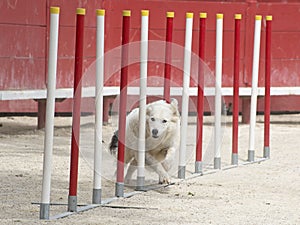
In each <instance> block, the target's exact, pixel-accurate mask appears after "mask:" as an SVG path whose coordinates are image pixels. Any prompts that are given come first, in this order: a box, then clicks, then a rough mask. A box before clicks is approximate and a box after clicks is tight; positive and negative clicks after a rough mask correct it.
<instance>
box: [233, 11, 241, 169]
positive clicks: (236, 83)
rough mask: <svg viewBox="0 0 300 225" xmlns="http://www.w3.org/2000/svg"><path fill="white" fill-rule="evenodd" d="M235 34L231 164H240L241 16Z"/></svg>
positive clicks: (237, 21) (238, 18)
mask: <svg viewBox="0 0 300 225" xmlns="http://www.w3.org/2000/svg"><path fill="white" fill-rule="evenodd" d="M234 19H235V28H234V30H235V33H234V72H233V112H232V158H231V164H233V165H237V164H238V129H239V73H240V36H241V28H240V27H241V25H240V23H241V19H242V15H241V14H235V18H234Z"/></svg>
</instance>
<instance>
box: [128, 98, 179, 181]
mask: <svg viewBox="0 0 300 225" xmlns="http://www.w3.org/2000/svg"><path fill="white" fill-rule="evenodd" d="M179 126H180V115H179V112H178V103H177V100H175V99H174V100H172V102H171V103H170V104H168V103H166V102H165V101H163V100H160V101H156V102H153V103H150V104H148V105H147V108H146V153H145V164H146V167H150V169H151V170H153V171H155V172H156V173H157V174H158V175H159V183H170V177H169V174H168V171H169V170H170V168H171V166H172V159H173V156H174V153H175V151H176V149H177V148H178V145H179V139H180V132H179V131H180V127H179ZM138 129H139V109H138V108H136V109H134V110H133V111H132V112H131V113H129V114H128V116H127V122H126V143H125V145H126V150H125V163H129V167H128V170H127V174H126V176H125V182H128V181H129V180H130V179H131V176H132V174H133V173H134V171H135V170H136V166H137V160H138V151H137V150H138V134H139V131H138Z"/></svg>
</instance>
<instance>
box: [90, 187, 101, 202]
mask: <svg viewBox="0 0 300 225" xmlns="http://www.w3.org/2000/svg"><path fill="white" fill-rule="evenodd" d="M101 194H102V190H101V189H93V201H92V202H93V204H101Z"/></svg>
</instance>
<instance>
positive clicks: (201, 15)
mask: <svg viewBox="0 0 300 225" xmlns="http://www.w3.org/2000/svg"><path fill="white" fill-rule="evenodd" d="M199 17H200V18H203V19H204V18H207V13H205V12H201V13H200V14H199Z"/></svg>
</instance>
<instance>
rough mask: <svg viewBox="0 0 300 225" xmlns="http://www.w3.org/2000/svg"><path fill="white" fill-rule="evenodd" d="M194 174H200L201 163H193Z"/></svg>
mask: <svg viewBox="0 0 300 225" xmlns="http://www.w3.org/2000/svg"><path fill="white" fill-rule="evenodd" d="M195 173H200V174H202V173H203V171H202V162H201V161H196V162H195Z"/></svg>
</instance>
